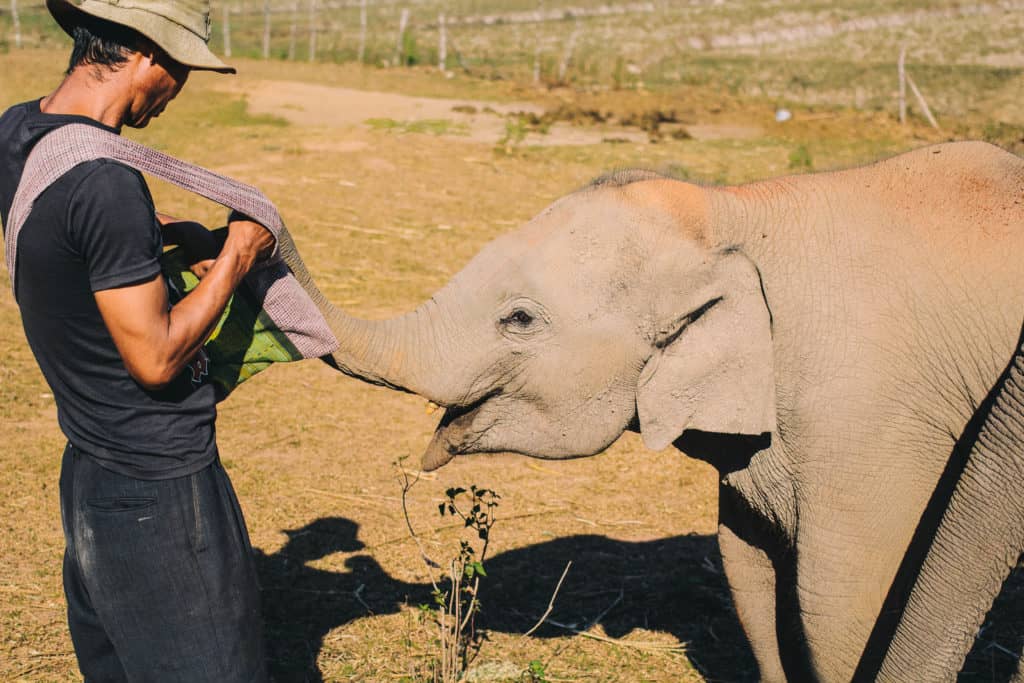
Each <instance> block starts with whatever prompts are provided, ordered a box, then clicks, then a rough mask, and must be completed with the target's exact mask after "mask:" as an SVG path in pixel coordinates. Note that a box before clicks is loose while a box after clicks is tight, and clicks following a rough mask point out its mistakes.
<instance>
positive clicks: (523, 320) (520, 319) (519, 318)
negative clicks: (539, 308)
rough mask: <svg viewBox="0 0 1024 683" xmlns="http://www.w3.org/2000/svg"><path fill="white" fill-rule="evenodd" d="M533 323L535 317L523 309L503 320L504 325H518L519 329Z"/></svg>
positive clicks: (518, 309)
mask: <svg viewBox="0 0 1024 683" xmlns="http://www.w3.org/2000/svg"><path fill="white" fill-rule="evenodd" d="M532 322H533V316H532V315H530V314H529V313H527V312H526V311H524V310H523V309H521V308H517V309H516V310H514V311H512V312H511V313H510V314H509V315H507V316H505V317H504V318H502V319H501V324H502V325H518V326H519V327H526V326H527V325H529V324H530V323H532Z"/></svg>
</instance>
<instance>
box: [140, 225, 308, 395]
mask: <svg viewBox="0 0 1024 683" xmlns="http://www.w3.org/2000/svg"><path fill="white" fill-rule="evenodd" d="M213 233H214V235H216V236H217V237H218V238H220V239H221V241H223V239H224V237H226V236H227V228H221V229H219V230H214V231H213ZM160 268H161V270H162V271H163V274H164V277H165V278H167V284H168V290H169V291H168V296H169V298H170V301H171V305H174V304H176V303H178V302H179V301H181V300H182V299H183V298H184V297H185V295H186V294H188V293H189V292H191V291H192V290H193V289H195V288H196V286H197V285H198V284H199V278H197V277H196V276H195V275H194V274H193V273H192V271H191V270H189V267H188V257H187V255H186V253H185V250H184V249H183V248H181V247H174V248H172V249H168V250H167V251H165V252H164V253H163V255H162V256H161V257H160ZM203 350H204V351H205V352H206V359H205V363H203V360H200V361H199V365H203V364H205V366H206V367H198V366H197V367H194V368H193V373H195V374H197V375H198V374H201V373H205V374H207V375H208V376H209V381H210V382H212V383H213V384H214V385H215V387H216V391H217V400H218V401H222V400H224V399H225V398H227V396H228V394H230V393H231V392H232V391H233V390H234V389H235V387H237V386H238V385H239V384H241V383H242V382H244V381H245V380H247V379H249V378H250V377H252V376H253V375H255V374H257V373H259V372H261V371H263V370H264V369H266V368H267V367H269V366H270V364H271V363H287V362H291V361H296V360H302V354H300V353H299V352H298V350H296V348H295V346H294V345H293V344H292V343H291V342H290V341H289V340H288V338H287V337H286V336H285V335H284V334H283V333H282V332H281V331H280V330H279V329H278V328H277V327H275V325H274V322H273V321H272V320H271V319H270V316H268V315H267V314H266V313H265V312H264V311H263V307H262V303H261V301H260V300H259V299H258V298H257V296H256V295H255V294H254V293H253V291H252V289H251V288H250V287H249V286H248V285H247V284H246V282H245V281H244V280H243V281H242V284H240V285H239V286H238V289H236V290H235V294H234V296H232V297H231V299H230V300H229V301H228V304H227V307H226V308H225V309H224V313H223V315H221V318H220V321H219V322H218V323H217V326H216V327H215V328H214V330H213V334H211V335H210V338H209V340H207V342H206V344H205V345H204V346H203Z"/></svg>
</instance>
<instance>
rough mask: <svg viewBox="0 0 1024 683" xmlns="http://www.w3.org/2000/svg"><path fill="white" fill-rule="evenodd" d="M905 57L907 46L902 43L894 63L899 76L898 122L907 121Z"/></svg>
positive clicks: (904, 122)
mask: <svg viewBox="0 0 1024 683" xmlns="http://www.w3.org/2000/svg"><path fill="white" fill-rule="evenodd" d="M906 58H907V46H906V45H904V46H902V47H901V48H900V59H899V62H897V64H896V70H897V71H898V72H899V76H900V123H901V124H906V122H907V72H906V69H905V66H904V64H905V60H906Z"/></svg>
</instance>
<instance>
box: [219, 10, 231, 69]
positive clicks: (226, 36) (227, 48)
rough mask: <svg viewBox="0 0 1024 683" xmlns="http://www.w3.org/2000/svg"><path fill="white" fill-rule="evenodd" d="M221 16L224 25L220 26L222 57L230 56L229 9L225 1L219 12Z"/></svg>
mask: <svg viewBox="0 0 1024 683" xmlns="http://www.w3.org/2000/svg"><path fill="white" fill-rule="evenodd" d="M221 16H223V17H224V25H223V26H221V31H222V35H223V36H224V56H225V57H230V56H231V7H230V6H229V5H228V3H227V0H225V2H224V6H223V8H222V10H221Z"/></svg>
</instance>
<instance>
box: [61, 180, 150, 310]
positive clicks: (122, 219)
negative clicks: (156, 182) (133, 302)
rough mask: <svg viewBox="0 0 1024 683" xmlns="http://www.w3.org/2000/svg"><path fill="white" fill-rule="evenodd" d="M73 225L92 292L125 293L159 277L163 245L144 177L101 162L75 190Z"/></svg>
mask: <svg viewBox="0 0 1024 683" xmlns="http://www.w3.org/2000/svg"><path fill="white" fill-rule="evenodd" d="M68 225H69V230H70V235H71V237H72V240H73V241H74V243H75V244H76V245H77V247H78V249H79V250H80V253H81V255H82V258H83V259H84V260H85V265H86V268H87V269H88V271H89V284H90V286H91V287H92V291H94V292H98V291H100V290H104V289H113V288H115V287H123V286H125V285H129V284H132V283H134V282H141V281H143V280H148V279H149V278H151V277H153V276H154V275H156V274H157V273H159V272H160V262H159V259H160V254H161V252H162V251H163V240H162V237H161V233H160V225H159V223H158V222H157V219H156V211H155V209H154V208H153V200H152V198H151V197H150V194H149V190H148V188H147V187H146V183H145V181H144V180H143V179H142V175H141V174H139V173H138V172H136V171H134V170H133V169H130V168H128V167H127V166H123V165H121V164H118V163H116V162H112V161H101V162H99V163H98V164H97V165H96V168H95V169H93V170H92V171H91V172H90V173H89V174H88V175H87V176H86V177H85V178H84V179H83V180H82V182H81V183H80V184H79V185H78V187H77V188H75V191H74V193H73V195H72V197H71V201H70V204H69V207H68Z"/></svg>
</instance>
